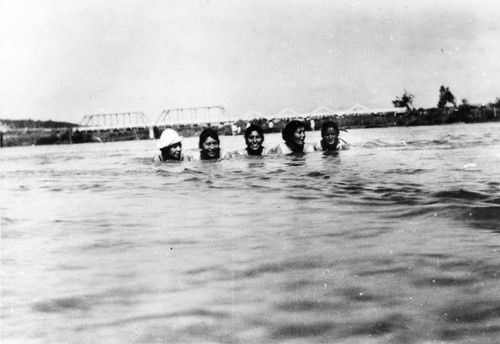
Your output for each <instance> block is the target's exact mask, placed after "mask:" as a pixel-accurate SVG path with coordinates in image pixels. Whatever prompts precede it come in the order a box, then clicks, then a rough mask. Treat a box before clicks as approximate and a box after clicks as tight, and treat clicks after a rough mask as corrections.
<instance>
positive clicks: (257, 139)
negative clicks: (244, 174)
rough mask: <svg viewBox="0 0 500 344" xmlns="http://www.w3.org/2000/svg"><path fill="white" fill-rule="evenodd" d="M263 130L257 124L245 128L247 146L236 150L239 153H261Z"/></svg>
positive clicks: (262, 150) (262, 151)
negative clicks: (238, 150)
mask: <svg viewBox="0 0 500 344" xmlns="http://www.w3.org/2000/svg"><path fill="white" fill-rule="evenodd" d="M263 142H264V131H263V130H262V128H261V127H259V126H258V125H255V124H252V125H250V126H249V127H248V128H247V129H246V130H245V143H246V145H247V148H246V149H244V150H242V151H240V152H238V154H241V155H247V156H248V155H263V153H264V146H262V143H263Z"/></svg>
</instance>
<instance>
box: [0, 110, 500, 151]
mask: <svg viewBox="0 0 500 344" xmlns="http://www.w3.org/2000/svg"><path fill="white" fill-rule="evenodd" d="M499 110H500V109H498V108H496V107H494V106H486V107H468V108H463V107H459V108H458V109H444V110H440V109H426V110H424V109H419V110H411V111H407V112H406V113H403V114H394V115H392V114H363V115H357V114H353V115H345V116H342V117H338V116H321V117H308V118H306V119H305V124H306V130H307V131H311V130H320V128H321V124H322V123H323V122H325V121H329V120H333V121H334V122H336V123H337V124H338V126H339V128H340V129H357V128H383V127H395V126H399V127H409V126H424V125H444V124H453V123H466V124H472V123H483V122H498V121H500V111H499ZM289 120H290V119H281V120H272V121H268V120H266V119H259V120H253V121H243V120H237V121H235V122H234V125H233V127H231V125H228V124H225V125H222V124H216V125H210V124H206V125H196V124H195V125H180V126H176V125H174V126H169V127H171V128H172V129H174V130H176V131H177V132H178V133H179V134H180V135H181V136H184V137H192V136H197V135H199V133H200V132H201V130H202V129H203V128H205V127H209V126H210V127H212V128H215V129H216V130H217V131H218V132H219V135H243V133H244V131H245V128H246V126H247V125H248V123H252V124H257V125H260V126H261V127H262V128H263V130H264V132H265V133H273V132H280V131H281V130H282V128H284V126H285V125H286V123H287V122H288V121H289ZM2 122H3V123H2V131H0V145H1V147H17V146H33V145H35V146H38V145H58V144H78V143H90V142H114V141H132V140H147V139H157V138H159V136H160V134H161V132H162V131H163V130H164V129H165V128H166V127H153V128H152V129H151V130H150V129H149V128H136V129H113V130H92V131H78V130H76V131H74V128H75V127H77V125H76V124H71V123H66V122H52V121H47V122H40V121H37V122H34V121H2ZM9 123H14V125H15V124H17V123H22V124H26V123H32V124H33V123H34V124H36V126H37V127H34V128H10V127H9ZM44 125H48V126H49V127H48V128H47V127H43V126H44ZM57 125H61V127H56V126H57ZM63 126H64V127H63ZM234 128H237V133H234V132H233V130H234Z"/></svg>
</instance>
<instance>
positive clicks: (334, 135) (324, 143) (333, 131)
mask: <svg viewBox="0 0 500 344" xmlns="http://www.w3.org/2000/svg"><path fill="white" fill-rule="evenodd" d="M338 143H339V128H338V127H337V124H336V123H335V122H333V121H328V122H325V123H323V125H322V126H321V147H322V149H323V150H324V151H332V150H337V145H338Z"/></svg>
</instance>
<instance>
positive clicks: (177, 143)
mask: <svg viewBox="0 0 500 344" xmlns="http://www.w3.org/2000/svg"><path fill="white" fill-rule="evenodd" d="M157 147H158V149H159V150H160V153H159V154H158V155H156V156H155V157H154V159H153V160H154V161H182V160H187V161H191V160H192V158H191V157H190V156H189V155H184V154H182V137H180V136H179V134H177V132H176V131H175V130H173V129H165V130H164V131H163V132H162V133H161V136H160V140H159V141H158V144H157Z"/></svg>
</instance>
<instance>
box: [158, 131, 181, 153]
mask: <svg viewBox="0 0 500 344" xmlns="http://www.w3.org/2000/svg"><path fill="white" fill-rule="evenodd" d="M181 141H182V137H180V136H179V134H177V132H176V131H175V130H173V129H165V130H164V131H163V133H161V136H160V140H159V141H158V144H157V147H158V149H162V148H165V147H168V146H171V145H175V144H176V143H179V142H181Z"/></svg>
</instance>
